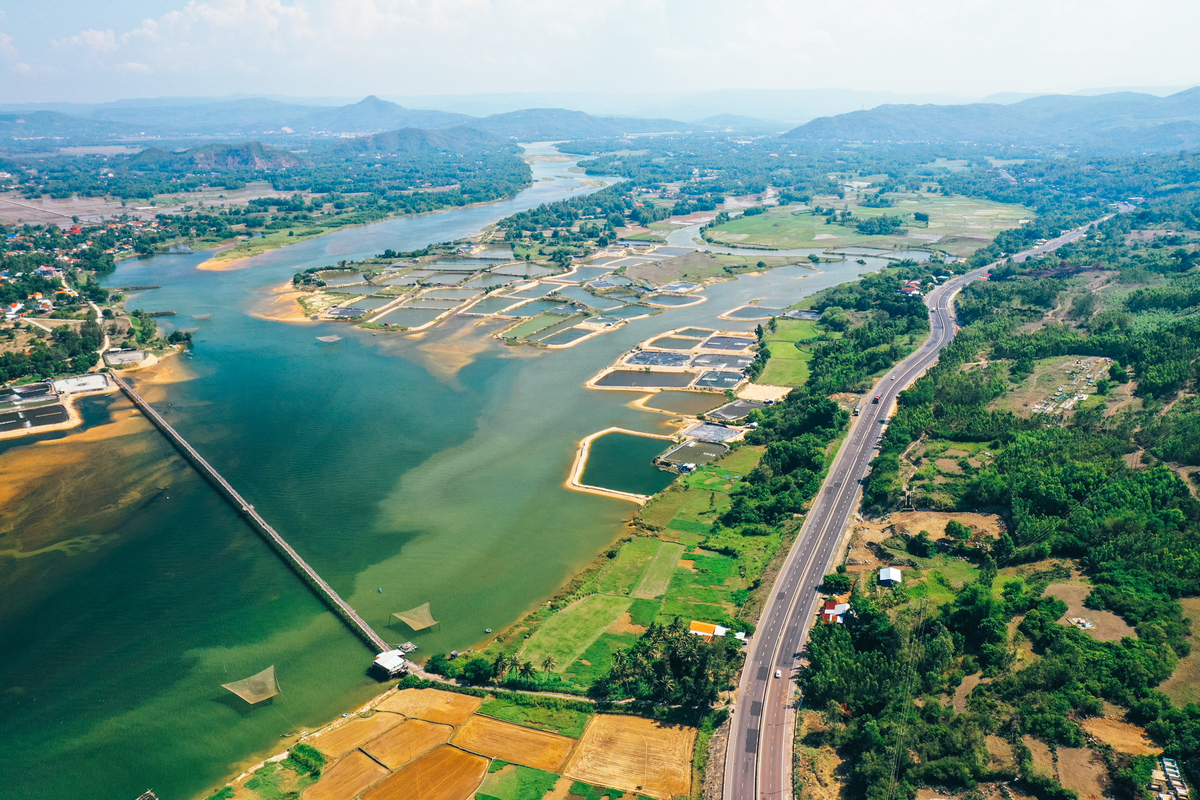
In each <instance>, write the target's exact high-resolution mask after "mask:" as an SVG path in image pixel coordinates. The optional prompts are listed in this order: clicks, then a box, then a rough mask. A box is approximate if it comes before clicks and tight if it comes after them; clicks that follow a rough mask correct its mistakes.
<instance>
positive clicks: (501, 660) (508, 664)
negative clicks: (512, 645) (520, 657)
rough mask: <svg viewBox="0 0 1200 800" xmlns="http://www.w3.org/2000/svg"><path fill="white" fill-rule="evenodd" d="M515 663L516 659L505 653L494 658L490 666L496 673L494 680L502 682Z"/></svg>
mask: <svg viewBox="0 0 1200 800" xmlns="http://www.w3.org/2000/svg"><path fill="white" fill-rule="evenodd" d="M516 661H517V660H516V658H514V657H512V656H510V655H507V654H505V653H501V654H500V655H498V656H496V661H495V662H494V663H493V665H492V668H493V669H494V670H495V672H496V680H503V679H504V676H505V675H507V674H508V671H509V670H510V669H512V668H513V667H514V666H516Z"/></svg>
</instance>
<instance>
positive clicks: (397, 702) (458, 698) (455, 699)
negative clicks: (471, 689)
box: [379, 689, 483, 725]
mask: <svg viewBox="0 0 1200 800" xmlns="http://www.w3.org/2000/svg"><path fill="white" fill-rule="evenodd" d="M482 702H483V700H482V699H480V698H478V697H470V696H468V695H465V694H454V693H452V692H439V691H438V690H437V689H401V690H400V691H398V692H396V693H395V694H394V695H392V696H391V697H389V698H387V699H386V700H384V701H383V702H382V703H380V704H379V709H380V710H384V711H394V712H396V713H397V714H403V715H404V716H406V717H417V718H418V719H423V720H425V721H426V722H441V723H444V724H447V725H462V724H463V723H464V722H466V721H467V717H469V716H471V715H472V714H474V713H475V712H476V711H477V710H478V709H479V705H480V704H481V703H482Z"/></svg>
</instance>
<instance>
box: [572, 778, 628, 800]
mask: <svg viewBox="0 0 1200 800" xmlns="http://www.w3.org/2000/svg"><path fill="white" fill-rule="evenodd" d="M571 796H573V797H578V798H580V800H604V798H606V797H608V798H611V799H612V800H619V798H622V797H624V796H625V790H624V789H605V788H603V787H600V786H592V785H591V784H589V783H584V782H583V781H575V782H574V783H572V784H571Z"/></svg>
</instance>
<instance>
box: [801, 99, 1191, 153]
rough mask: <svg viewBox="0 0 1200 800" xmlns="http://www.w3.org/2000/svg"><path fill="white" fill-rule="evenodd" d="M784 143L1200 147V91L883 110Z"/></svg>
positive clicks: (806, 129) (815, 127) (821, 122)
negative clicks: (958, 143)
mask: <svg viewBox="0 0 1200 800" xmlns="http://www.w3.org/2000/svg"><path fill="white" fill-rule="evenodd" d="M784 136H785V137H786V138H789V139H794V140H798V141H806V142H814V143H822V142H823V143H832V142H880V143H882V142H893V143H905V142H970V143H976V144H1006V145H1010V144H1011V145H1023V146H1034V147H1068V148H1083V149H1088V150H1097V151H1106V150H1111V151H1118V150H1125V151H1129V150H1157V151H1164V150H1173V149H1183V148H1192V147H1197V146H1200V88H1194V89H1188V90H1186V91H1183V92H1179V93H1177V94H1173V95H1170V96H1169V97H1155V96H1154V95H1148V94H1138V93H1136V92H1117V93H1113V94H1104V95H1095V96H1082V97H1081V96H1075V95H1044V96H1041V97H1034V98H1030V99H1028V100H1022V101H1021V102H1019V103H1012V104H1011V105H999V104H995V103H972V104H970V105H958V106H944V105H884V106H880V107H878V108H874V109H871V110H870V111H854V112H851V113H849V114H839V115H837V116H834V117H822V118H820V119H814V120H813V121H812V122H809V123H807V124H804V125H801V126H800V127H798V128H795V129H793V130H791V131H789V132H788V133H786V134H784Z"/></svg>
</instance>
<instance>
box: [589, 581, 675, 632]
mask: <svg viewBox="0 0 1200 800" xmlns="http://www.w3.org/2000/svg"><path fill="white" fill-rule="evenodd" d="M693 571H694V570H693ZM604 632H605V633H636V634H638V635H641V634H643V633H645V632H646V628H645V627H643V626H641V625H634V624H633V617H631V616H630V615H629V612H628V611H626V612H625V613H624V614H622V615H621V616H619V617H617V621H616V622H614V623H613V624H612V625H609V626H608V627H607V628H605V629H604Z"/></svg>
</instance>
